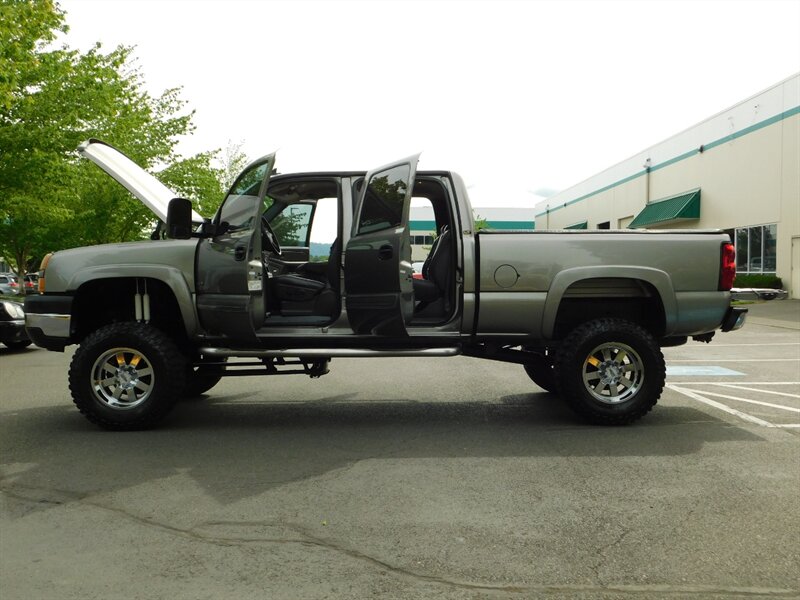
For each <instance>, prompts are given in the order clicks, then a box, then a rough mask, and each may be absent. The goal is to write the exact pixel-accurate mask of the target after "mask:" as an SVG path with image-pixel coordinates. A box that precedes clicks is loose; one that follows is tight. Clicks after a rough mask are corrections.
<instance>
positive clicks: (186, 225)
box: [167, 198, 192, 240]
mask: <svg viewBox="0 0 800 600" xmlns="http://www.w3.org/2000/svg"><path fill="white" fill-rule="evenodd" d="M167 237H169V238H172V239H173V240H187V239H189V238H190V237H192V203H191V202H190V201H189V200H187V199H186V198H173V199H172V200H170V201H169V206H168V207H167Z"/></svg>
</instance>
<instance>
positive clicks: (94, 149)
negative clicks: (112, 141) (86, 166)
mask: <svg viewBox="0 0 800 600" xmlns="http://www.w3.org/2000/svg"><path fill="white" fill-rule="evenodd" d="M78 152H79V153H80V154H81V155H82V156H85V157H86V158H88V159H89V160H91V161H92V162H94V163H95V164H96V165H97V166H98V167H100V168H101V169H103V171H105V172H106V173H108V174H109V175H111V177H113V178H114V179H116V180H117V181H118V182H119V183H121V184H122V185H123V186H124V187H125V189H127V190H128V191H129V192H130V193H131V194H133V195H134V196H136V197H137V198H138V199H139V200H141V201H142V203H143V204H144V205H145V206H146V207H147V208H149V209H150V210H152V211H153V212H154V213H155V215H156V216H157V217H158V218H159V219H161V220H162V221H163V222H165V223H166V222H167V207H168V206H169V201H170V200H172V199H173V198H176V197H178V196H179V195H180V194H176V193H175V192H174V191H172V190H171V189H169V188H168V187H167V186H165V185H164V184H163V183H161V182H160V181H159V180H158V179H156V178H155V177H153V176H152V175H151V174H150V173H148V172H147V171H145V170H144V169H143V168H142V167H140V166H139V165H137V164H136V163H135V162H133V161H132V160H131V159H130V158H128V157H127V156H125V155H124V154H123V153H122V152H120V151H119V150H117V149H116V148H114V147H113V146H109V145H108V144H106V143H105V142H102V141H100V140H95V139H90V140H87V141H85V142H83V143H82V144H81V145H80V146H78ZM192 222H194V223H202V222H203V217H201V216H200V215H199V214H197V213H196V212H195V211H194V210H192Z"/></svg>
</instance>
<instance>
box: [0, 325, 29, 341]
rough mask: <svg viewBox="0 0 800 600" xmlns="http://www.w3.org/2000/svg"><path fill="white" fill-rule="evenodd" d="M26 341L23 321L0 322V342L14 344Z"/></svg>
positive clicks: (26, 336)
mask: <svg viewBox="0 0 800 600" xmlns="http://www.w3.org/2000/svg"><path fill="white" fill-rule="evenodd" d="M28 339H29V338H28V334H27V333H25V321H24V320H23V319H14V320H13V321H0V342H2V343H4V344H5V343H7V342H8V343H12V344H13V343H14V342H27V341H28Z"/></svg>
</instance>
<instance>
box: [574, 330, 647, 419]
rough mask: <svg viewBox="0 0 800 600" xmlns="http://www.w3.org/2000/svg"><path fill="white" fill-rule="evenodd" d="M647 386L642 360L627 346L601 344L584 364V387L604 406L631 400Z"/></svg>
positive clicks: (613, 343) (608, 343)
mask: <svg viewBox="0 0 800 600" xmlns="http://www.w3.org/2000/svg"><path fill="white" fill-rule="evenodd" d="M643 383H644V364H643V363H642V358H641V357H640V356H639V354H638V353H637V352H636V351H635V350H634V349H633V348H631V347H630V346H628V345H627V344H622V343H620V342H607V343H605V344H600V345H599V346H597V347H596V348H595V349H594V350H592V351H591V352H590V353H589V355H588V356H587V357H586V360H584V361H583V385H584V386H585V387H586V391H588V392H589V394H590V395H591V396H592V397H593V398H594V399H595V400H598V401H600V402H602V403H604V404H612V405H613V404H620V403H622V402H625V401H627V400H630V399H631V398H632V397H633V396H635V395H636V393H637V392H638V391H639V389H640V388H641V387H642V384H643Z"/></svg>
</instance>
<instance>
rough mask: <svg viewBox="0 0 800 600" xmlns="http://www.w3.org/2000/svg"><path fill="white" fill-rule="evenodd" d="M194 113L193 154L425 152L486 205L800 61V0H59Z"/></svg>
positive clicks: (523, 200) (691, 116) (597, 163)
mask: <svg viewBox="0 0 800 600" xmlns="http://www.w3.org/2000/svg"><path fill="white" fill-rule="evenodd" d="M59 4H60V6H61V7H62V8H63V9H64V10H65V11H66V13H67V23H68V25H69V26H70V32H69V34H68V35H67V36H66V38H65V41H66V43H67V44H68V45H70V46H71V47H73V48H78V49H81V50H85V49H87V48H88V47H90V46H91V44H93V43H94V42H96V41H99V42H101V43H102V44H103V46H104V47H105V48H106V49H107V50H110V49H111V48H113V47H114V46H116V45H118V44H124V45H130V46H136V50H135V56H136V57H137V59H138V64H139V66H140V67H141V70H142V72H143V75H144V77H145V81H146V83H147V87H148V89H149V90H150V91H151V92H153V93H160V92H161V91H163V90H164V89H166V88H169V87H173V86H182V87H183V94H182V97H183V98H184V99H185V100H187V101H188V102H189V106H190V107H191V108H193V109H196V111H197V113H196V118H195V123H196V125H197V131H196V133H195V134H194V135H193V136H191V138H189V139H187V140H185V141H183V142H182V145H181V150H182V152H183V153H184V154H185V155H189V154H193V153H195V152H199V151H203V150H210V149H213V148H224V147H225V146H226V145H227V143H228V141H229V140H230V141H233V142H242V143H243V150H244V151H245V152H246V153H247V155H248V156H249V157H250V158H251V159H254V158H257V157H258V156H261V155H262V154H266V153H268V152H271V151H273V150H276V149H277V150H278V162H277V167H278V170H279V171H281V172H283V173H288V172H293V171H308V170H336V169H368V168H371V167H374V166H378V165H381V164H384V163H387V162H390V161H392V160H394V159H397V158H401V157H403V156H407V155H409V154H412V153H416V152H420V151H421V152H422V157H421V159H420V165H419V168H420V169H447V170H454V171H457V172H459V173H460V174H461V175H462V176H463V177H464V179H465V180H466V182H467V185H468V186H470V194H471V196H472V202H473V205H475V206H531V207H533V205H534V204H535V203H536V202H537V201H539V200H541V197H540V196H539V195H536V194H535V192H537V191H540V190H543V189H552V190H561V189H564V188H567V187H569V186H571V185H573V184H575V183H577V182H579V181H581V180H583V179H585V178H587V177H589V176H591V175H593V174H595V173H597V172H599V171H601V170H603V169H605V168H606V167H609V166H611V165H613V164H615V163H617V162H620V161H622V160H624V159H626V158H628V157H629V156H631V155H633V154H635V153H637V152H639V151H640V150H643V149H645V148H647V147H649V146H651V145H654V144H656V143H658V142H660V141H662V140H663V139H665V138H667V137H669V136H671V135H673V134H675V133H678V132H679V131H682V130H684V129H686V128H688V127H690V126H692V125H694V124H695V123H697V122H699V121H702V120H704V119H705V118H707V117H710V116H712V115H713V114H715V113H717V112H720V111H722V110H723V109H725V108H728V107H729V106H731V105H733V104H736V103H738V102H739V101H741V100H744V99H745V98H747V97H749V96H751V95H753V94H755V93H757V92H760V91H761V90H763V89H765V88H767V87H769V86H771V85H773V84H775V83H777V82H779V81H780V80H782V79H784V78H786V77H788V76H790V75H792V74H794V73H796V72H798V71H800V33H799V31H800V30H799V28H798V24H800V1H798V0H795V1H778V2H774V1H766V0H759V1H757V2H749V1H748V2H732V1H727V2H723V1H719V0H718V1H711V2H708V1H707V2H700V1H694V2H688V1H671V2H648V1H643V0H640V1H636V2H603V1H597V0H594V1H590V2H578V1H572V2H570V1H566V2H545V1H539V2H522V1H517V2H501V1H492V2H483V1H480V2H462V1H442V2H435V1H431V0H427V1H424V2H423V1H406V2H389V1H381V0H373V1H371V2H367V1H361V2H338V1H331V0H328V1H324V2H312V1H310V0H305V1H294V2H265V1H260V2H257V1H254V0H253V1H239V2H236V1H221V0H206V1H199V0H193V1H188V0H181V1H178V0H173V1H170V0H158V1H155V0H134V1H122V0H102V1H101V0H62V1H61V2H59Z"/></svg>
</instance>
